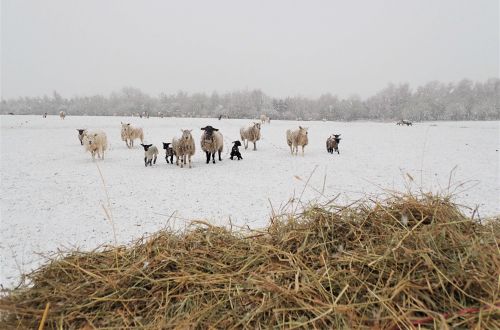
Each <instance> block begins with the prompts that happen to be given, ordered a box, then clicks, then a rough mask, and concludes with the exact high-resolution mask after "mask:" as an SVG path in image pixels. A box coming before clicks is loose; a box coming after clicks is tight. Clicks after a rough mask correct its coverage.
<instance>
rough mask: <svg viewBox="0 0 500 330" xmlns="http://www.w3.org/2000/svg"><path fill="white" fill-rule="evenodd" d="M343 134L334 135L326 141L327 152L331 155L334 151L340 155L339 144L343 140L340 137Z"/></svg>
mask: <svg viewBox="0 0 500 330" xmlns="http://www.w3.org/2000/svg"><path fill="white" fill-rule="evenodd" d="M340 135H341V134H332V135H331V136H330V137H328V139H327V140H326V151H328V152H329V153H331V154H333V152H334V151H336V152H337V154H339V155H340V152H339V143H340V140H341V138H340V137H339V136H340Z"/></svg>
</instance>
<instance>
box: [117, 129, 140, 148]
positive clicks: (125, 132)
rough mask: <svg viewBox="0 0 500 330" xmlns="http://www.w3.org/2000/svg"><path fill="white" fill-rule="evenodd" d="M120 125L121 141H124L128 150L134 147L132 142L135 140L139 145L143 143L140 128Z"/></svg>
mask: <svg viewBox="0 0 500 330" xmlns="http://www.w3.org/2000/svg"><path fill="white" fill-rule="evenodd" d="M121 124H122V130H121V137H122V141H125V143H126V144H127V147H128V148H133V147H134V140H135V139H140V140H141V143H144V132H143V131H142V128H140V127H137V128H135V127H133V126H132V125H130V123H125V124H124V123H121Z"/></svg>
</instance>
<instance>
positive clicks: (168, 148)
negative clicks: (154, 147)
mask: <svg viewBox="0 0 500 330" xmlns="http://www.w3.org/2000/svg"><path fill="white" fill-rule="evenodd" d="M162 143H163V149H164V150H165V160H166V161H167V163H168V158H169V157H170V164H173V163H174V149H173V148H172V143H165V142H162Z"/></svg>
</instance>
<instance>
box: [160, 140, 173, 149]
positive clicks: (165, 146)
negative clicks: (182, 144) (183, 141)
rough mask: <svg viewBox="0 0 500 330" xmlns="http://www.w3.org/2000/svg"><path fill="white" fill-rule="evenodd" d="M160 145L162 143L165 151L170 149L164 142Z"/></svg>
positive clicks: (168, 144)
mask: <svg viewBox="0 0 500 330" xmlns="http://www.w3.org/2000/svg"><path fill="white" fill-rule="evenodd" d="M162 143H163V149H165V150H167V149H170V145H171V143H165V142H162Z"/></svg>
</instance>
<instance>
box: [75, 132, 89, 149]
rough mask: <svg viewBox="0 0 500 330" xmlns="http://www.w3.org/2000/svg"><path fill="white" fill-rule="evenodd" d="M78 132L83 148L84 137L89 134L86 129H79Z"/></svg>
mask: <svg viewBox="0 0 500 330" xmlns="http://www.w3.org/2000/svg"><path fill="white" fill-rule="evenodd" d="M76 130H77V131H78V140H80V144H81V145H82V146H83V136H84V135H85V133H86V132H87V130H86V129H85V128H77V129H76Z"/></svg>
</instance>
